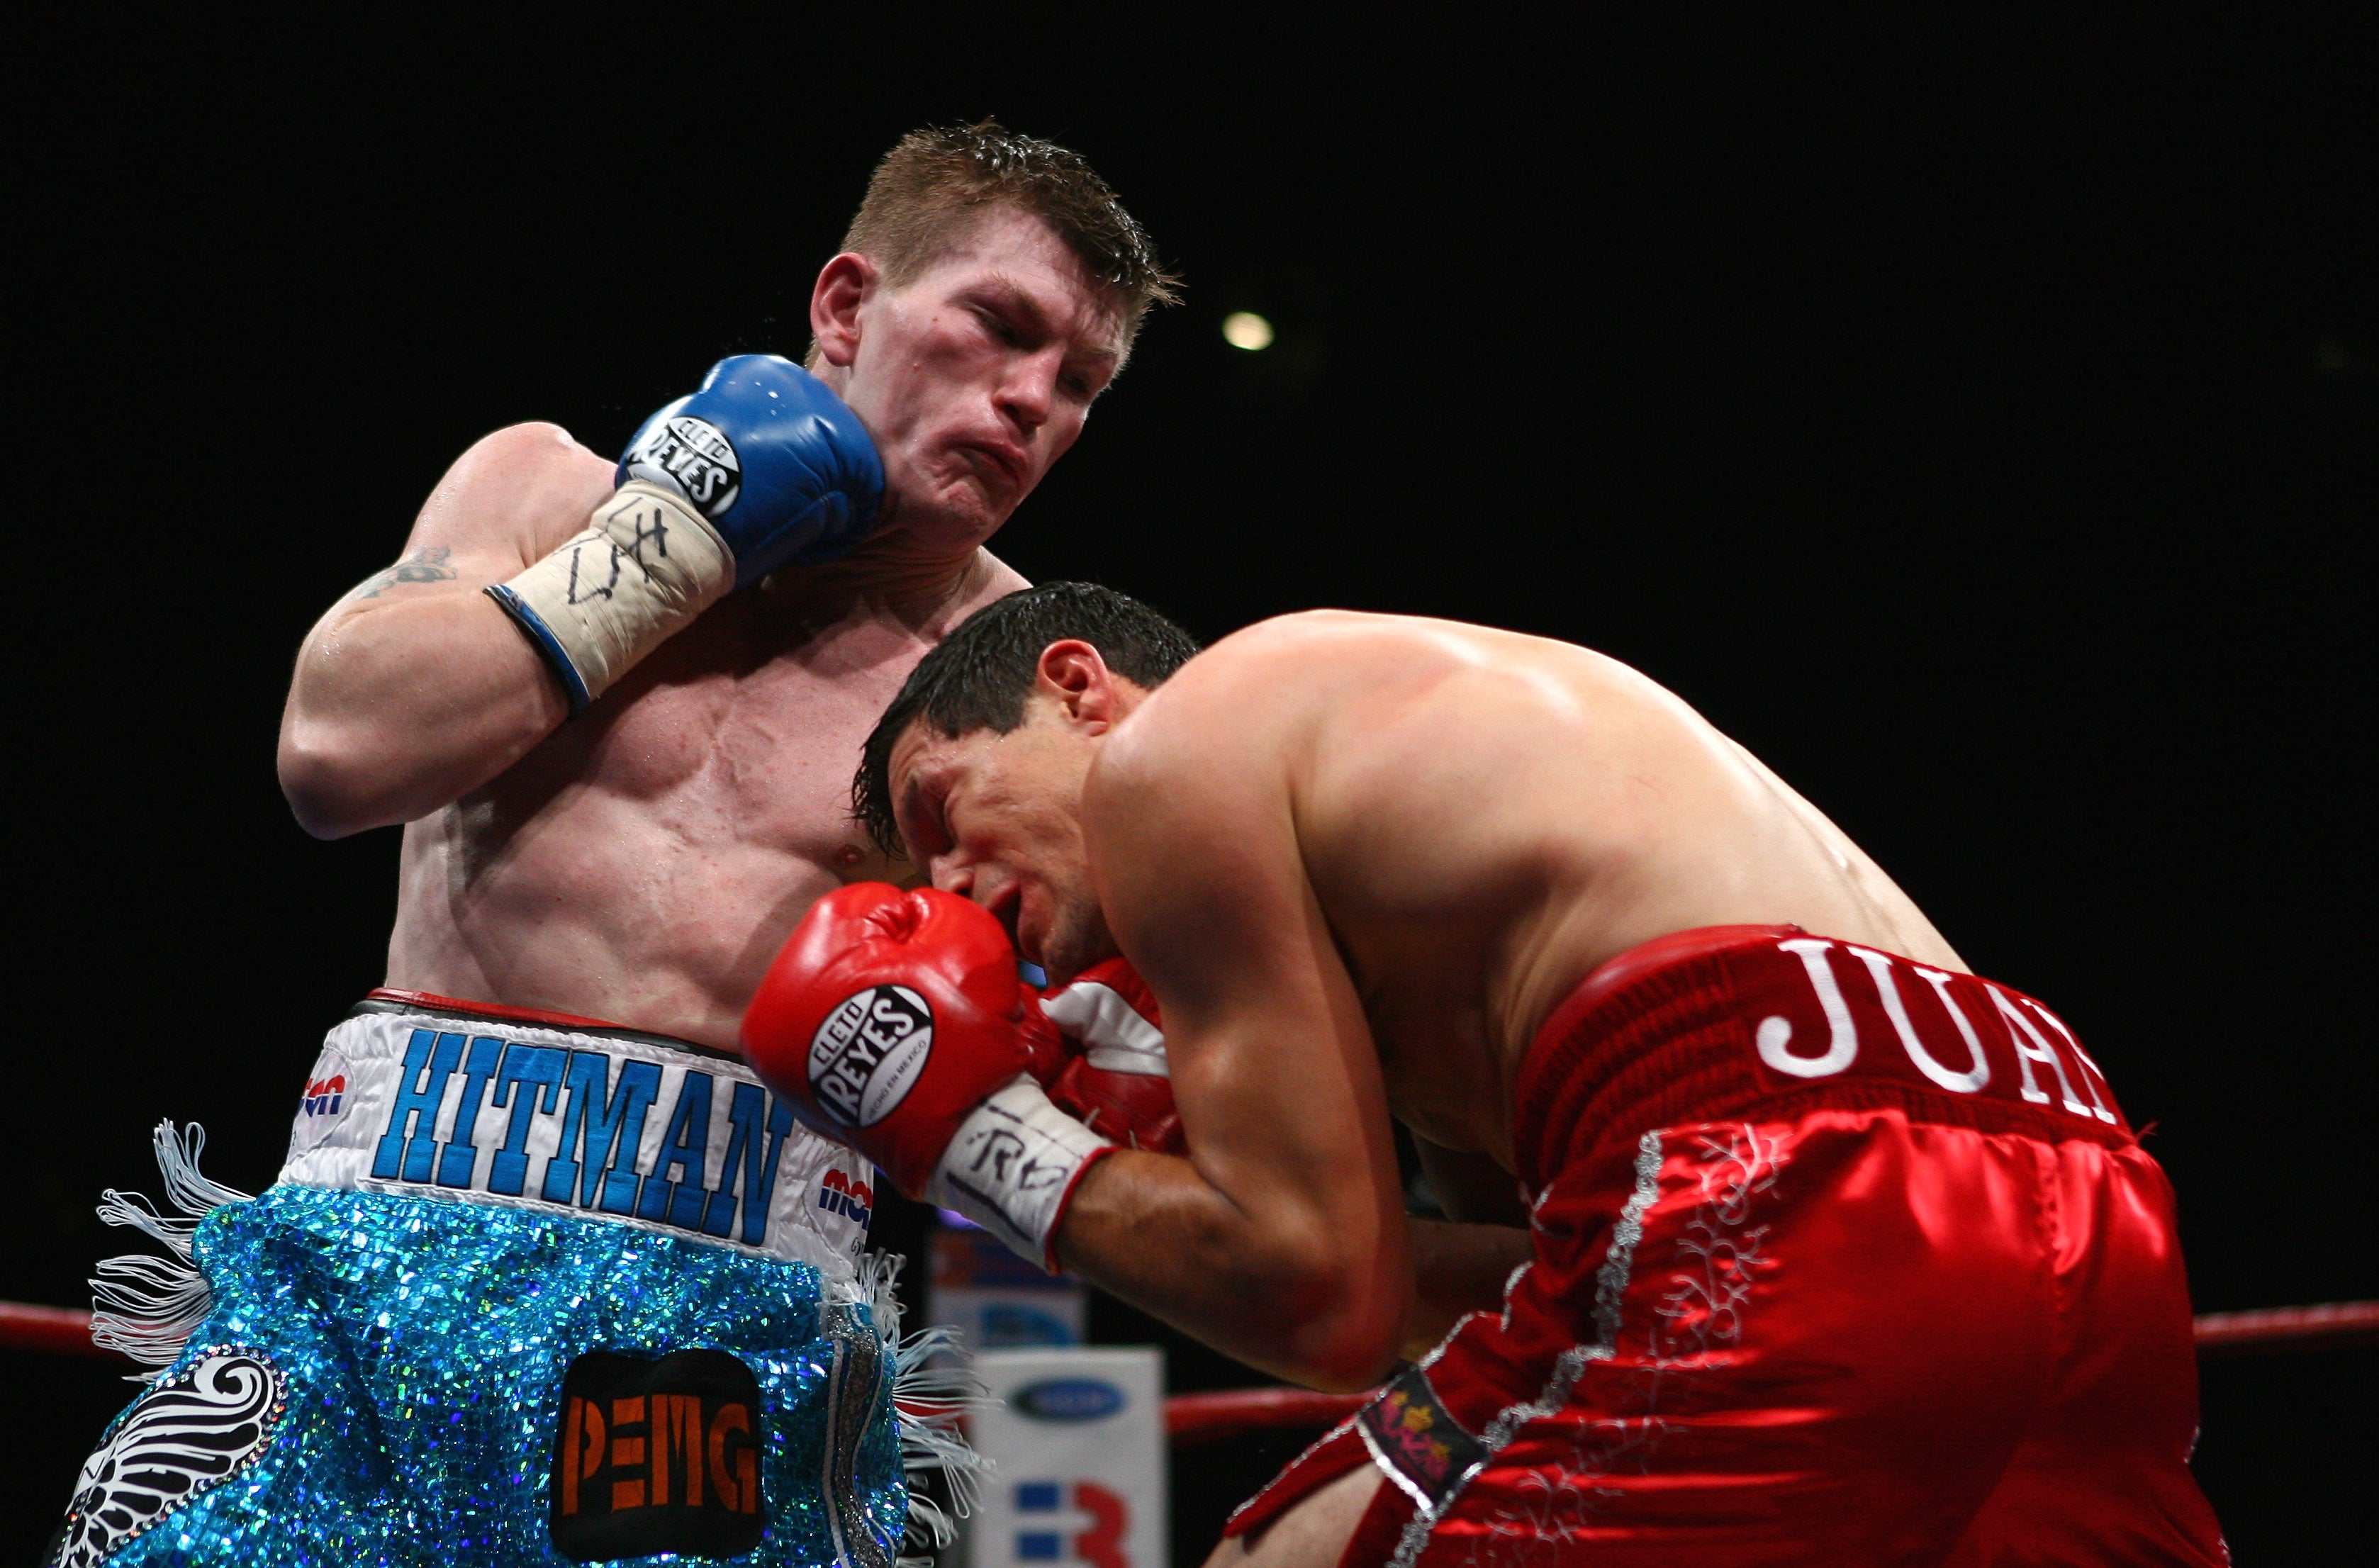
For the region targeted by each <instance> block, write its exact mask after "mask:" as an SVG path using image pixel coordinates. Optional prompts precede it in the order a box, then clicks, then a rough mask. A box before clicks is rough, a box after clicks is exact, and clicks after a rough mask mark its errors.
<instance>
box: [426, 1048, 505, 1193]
mask: <svg viewBox="0 0 2379 1568" xmlns="http://www.w3.org/2000/svg"><path fill="white" fill-rule="evenodd" d="M503 1052H504V1043H503V1042H502V1041H501V1040H495V1039H491V1038H489V1036H487V1035H484V1034H483V1035H481V1036H479V1038H477V1040H474V1041H472V1042H471V1054H470V1055H468V1056H467V1057H465V1059H464V1062H463V1103H462V1104H459V1105H457V1106H455V1107H454V1136H453V1138H451V1139H449V1140H446V1150H445V1152H444V1153H442V1154H441V1155H439V1156H438V1185H439V1186H441V1187H465V1188H467V1187H469V1186H470V1185H471V1178H472V1177H473V1176H476V1175H477V1174H478V1165H479V1146H478V1145H477V1143H474V1142H473V1141H472V1140H471V1138H472V1134H474V1133H475V1132H477V1130H478V1127H479V1105H480V1104H481V1102H483V1101H484V1100H485V1099H486V1098H487V1095H488V1080H489V1079H492V1078H494V1077H495V1076H496V1063H497V1061H498V1059H499V1058H501V1056H502V1055H503Z"/></svg>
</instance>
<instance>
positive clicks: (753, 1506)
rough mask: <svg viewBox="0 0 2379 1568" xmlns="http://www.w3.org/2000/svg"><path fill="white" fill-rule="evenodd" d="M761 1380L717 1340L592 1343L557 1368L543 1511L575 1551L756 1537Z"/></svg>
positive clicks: (703, 1551) (742, 1548) (706, 1550)
mask: <svg viewBox="0 0 2379 1568" xmlns="http://www.w3.org/2000/svg"><path fill="white" fill-rule="evenodd" d="M759 1409H760V1385H759V1381H758V1380H757V1379H756V1378H755V1377H754V1376H753V1374H752V1369H750V1368H748V1367H746V1366H745V1365H744V1364H743V1362H741V1361H739V1360H737V1359H736V1358H735V1357H732V1356H730V1355H728V1354H726V1353H725V1352H724V1351H719V1350H682V1351H678V1352H676V1353H675V1354H673V1355H670V1356H663V1357H640V1356H624V1355H621V1354H618V1353H616V1352H612V1351H601V1350H598V1351H589V1352H588V1353H587V1354H586V1355H584V1356H581V1357H578V1359H576V1360H575V1361H573V1362H572V1363H571V1364H570V1369H569V1370H568V1371H567V1372H566V1373H564V1374H563V1376H562V1401H561V1406H560V1410H559V1415H560V1417H561V1418H560V1422H559V1425H558V1426H557V1428H556V1430H555V1433H554V1444H553V1475H552V1484H551V1486H550V1488H549V1499H550V1501H549V1511H548V1516H549V1526H550V1529H551V1532H552V1536H553V1546H554V1550H556V1551H558V1552H560V1553H561V1554H562V1556H564V1557H566V1558H569V1559H570V1560H571V1561H573V1562H587V1561H589V1560H592V1559H598V1558H615V1557H643V1556H648V1555H651V1554H652V1553H655V1552H663V1551H670V1552H682V1553H687V1554H698V1555H706V1556H722V1557H725V1556H734V1555H736V1554H738V1553H742V1552H746V1551H749V1550H752V1549H753V1548H755V1547H756V1546H758V1545H759V1544H760V1532H761V1529H762V1527H763V1526H766V1525H767V1519H768V1511H767V1503H766V1500H765V1499H764V1498H763V1496H762V1488H761V1485H760V1451H761V1448H762V1445H763V1434H762V1432H761V1430H760V1425H759V1420H758V1417H757V1416H756V1414H755V1413H756V1412H757V1411H758V1410H759Z"/></svg>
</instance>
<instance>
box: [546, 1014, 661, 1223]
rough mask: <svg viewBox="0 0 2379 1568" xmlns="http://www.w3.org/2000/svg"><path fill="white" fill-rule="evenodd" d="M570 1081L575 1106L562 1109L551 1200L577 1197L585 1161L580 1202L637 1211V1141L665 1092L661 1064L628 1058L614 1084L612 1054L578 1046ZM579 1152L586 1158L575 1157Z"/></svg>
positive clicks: (550, 1175) (549, 1172) (549, 1180)
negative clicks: (649, 1111)
mask: <svg viewBox="0 0 2379 1568" xmlns="http://www.w3.org/2000/svg"><path fill="white" fill-rule="evenodd" d="M569 1086H570V1108H569V1109H568V1110H565V1111H563V1112H562V1147H561V1148H560V1149H558V1150H556V1151H555V1152H554V1155H553V1158H552V1159H551V1160H550V1161H549V1162H548V1163H547V1164H546V1167H545V1186H544V1188H543V1189H542V1191H543V1195H544V1198H545V1200H546V1201H547V1202H549V1203H567V1202H570V1201H572V1200H571V1196H570V1187H571V1183H572V1181H573V1179H574V1178H576V1177H577V1176H578V1173H579V1170H580V1168H581V1167H582V1166H583V1167H584V1168H585V1170H586V1176H585V1178H584V1179H583V1180H579V1181H578V1197H577V1200H576V1201H577V1203H578V1206H579V1207H580V1208H582V1209H602V1210H604V1211H606V1212H610V1213H614V1214H629V1213H634V1212H635V1207H636V1145H637V1144H638V1143H640V1142H642V1141H643V1140H644V1136H645V1112H646V1110H647V1109H648V1108H650V1106H651V1105H652V1103H653V1100H654V1098H655V1097H656V1096H658V1094H659V1093H660V1092H661V1069H660V1067H658V1065H657V1064H655V1063H652V1062H637V1061H623V1062H622V1063H621V1064H620V1087H619V1088H618V1089H617V1090H614V1089H612V1087H611V1058H610V1057H609V1056H607V1055H604V1054H603V1053H602V1052H600V1051H573V1052H571V1053H570V1078H569ZM574 1154H576V1155H578V1156H580V1158H575V1159H574V1158H572V1156H573V1155H574ZM615 1162H616V1163H615ZM621 1167H625V1168H624V1169H623V1168H621Z"/></svg>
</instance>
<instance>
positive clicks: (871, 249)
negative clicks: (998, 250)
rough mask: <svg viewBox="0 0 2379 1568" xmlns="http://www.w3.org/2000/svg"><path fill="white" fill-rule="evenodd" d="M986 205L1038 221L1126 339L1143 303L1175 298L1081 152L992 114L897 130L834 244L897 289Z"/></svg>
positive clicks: (1142, 237)
mask: <svg viewBox="0 0 2379 1568" xmlns="http://www.w3.org/2000/svg"><path fill="white" fill-rule="evenodd" d="M995 203H1004V204H1006V205H1008V206H1010V207H1015V208H1018V209H1020V211H1025V212H1029V213H1031V214H1032V215H1033V216H1034V217H1036V218H1038V219H1040V220H1041V221H1042V222H1043V223H1047V224H1048V225H1049V227H1050V228H1051V229H1052V230H1053V231H1055V232H1056V234H1057V237H1058V238H1060V239H1062V240H1064V241H1065V242H1066V244H1067V246H1068V247H1069V248H1070V249H1071V250H1072V251H1073V253H1074V254H1075V256H1077V257H1078V258H1080V259H1081V263H1082V266H1083V268H1084V270H1085V271H1088V272H1089V273H1090V274H1091V276H1093V278H1096V279H1098V280H1099V281H1100V282H1101V283H1105V284H1107V285H1108V286H1109V287H1110V288H1112V289H1114V290H1115V291H1116V294H1117V296H1119V300H1120V303H1121V305H1122V307H1123V317H1124V327H1125V333H1126V336H1127V337H1129V335H1130V334H1132V333H1134V332H1137V331H1138V330H1139V326H1140V319H1141V315H1142V314H1143V313H1144V312H1145V311H1146V310H1147V309H1148V308H1149V307H1150V306H1152V305H1173V304H1176V303H1178V301H1179V298H1180V296H1179V295H1178V294H1177V292H1176V290H1177V288H1178V287H1179V285H1180V282H1181V280H1180V279H1178V278H1177V277H1175V276H1174V275H1173V274H1172V273H1171V272H1169V271H1165V265H1164V263H1163V262H1161V261H1159V260H1158V259H1156V248H1155V247H1153V245H1151V244H1150V243H1149V241H1148V231H1147V230H1145V229H1143V228H1141V226H1140V223H1139V220H1137V219H1135V218H1134V217H1133V216H1132V215H1131V214H1130V213H1129V212H1127V211H1124V210H1123V203H1122V202H1120V201H1118V200H1117V199H1116V193H1115V192H1114V191H1113V190H1111V189H1109V188H1108V187H1107V182H1106V181H1105V180H1103V179H1101V178H1099V176H1098V174H1097V172H1096V171H1095V170H1093V168H1092V167H1091V166H1090V164H1089V163H1086V162H1084V161H1083V159H1082V155H1081V153H1079V152H1073V151H1068V150H1067V149H1065V148H1063V147H1059V146H1057V144H1055V143H1054V142H1047V141H1042V140H1039V139H1036V138H1033V137H1029V136H1019V135H1017V134H1016V133H1015V132H1014V131H1011V130H1009V129H1008V127H1005V126H1003V125H1001V124H1000V123H999V122H998V121H997V120H979V121H977V122H976V123H975V124H973V125H971V126H950V127H927V128H926V129H924V130H917V131H911V132H910V133H909V134H908V135H907V136H904V137H902V138H901V139H900V144H899V145H898V146H896V147H894V148H893V149H892V151H889V152H888V153H886V154H885V155H884V161H883V162H882V163H878V164H876V173H875V175H873V176H872V177H870V178H869V180H868V182H867V196H866V199H864V200H863V201H861V202H860V204H859V212H858V215H857V216H855V217H853V218H852V219H851V228H850V231H849V232H848V233H846V234H845V235H843V236H842V248H843V249H845V250H855V251H857V252H859V253H860V254H861V255H863V256H865V257H867V258H869V259H871V260H873V261H874V262H875V263H876V266H877V267H878V268H880V269H882V271H883V274H884V279H885V281H886V282H887V283H889V284H890V285H891V286H893V287H894V288H899V287H900V286H901V285H903V284H905V283H912V282H914V281H915V280H916V278H917V277H918V275H919V274H921V273H923V272H924V271H925V269H926V268H928V267H931V266H932V265H933V264H934V263H935V262H936V261H938V260H940V259H942V258H943V257H944V256H946V255H948V253H949V251H950V250H951V249H952V248H953V247H956V246H957V245H958V244H959V243H960V241H961V240H963V239H964V238H965V237H966V235H967V233H968V231H969V230H970V229H972V227H973V225H974V221H975V219H976V217H977V216H978V215H979V214H980V211H981V210H982V209H983V208H984V207H987V206H990V205H993V204H995Z"/></svg>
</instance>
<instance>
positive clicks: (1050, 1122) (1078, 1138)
mask: <svg viewBox="0 0 2379 1568" xmlns="http://www.w3.org/2000/svg"><path fill="white" fill-rule="evenodd" d="M1115 1147H1116V1146H1115V1145H1114V1144H1113V1143H1110V1142H1108V1141H1107V1140H1105V1139H1104V1138H1101V1137H1100V1136H1099V1135H1098V1134H1097V1133H1095V1132H1093V1131H1092V1130H1091V1129H1090V1128H1086V1127H1084V1126H1083V1125H1082V1124H1081V1123H1080V1122H1078V1121H1076V1120H1075V1119H1074V1118H1073V1117H1071V1116H1068V1115H1067V1114H1066V1113H1065V1112H1063V1111H1061V1110H1059V1109H1057V1106H1055V1105H1053V1104H1050V1103H1049V1096H1047V1095H1046V1094H1044V1093H1043V1092H1041V1086H1040V1085H1039V1084H1037V1083H1035V1082H1033V1080H1032V1079H1030V1078H1023V1077H1020V1078H1018V1079H1016V1080H1013V1081H1012V1082H1010V1083H1009V1084H1008V1087H1007V1088H1005V1089H1002V1090H1001V1091H1000V1092H998V1093H996V1094H994V1095H993V1096H992V1097H991V1098H990V1099H988V1100H985V1101H984V1103H983V1104H980V1105H977V1106H976V1107H975V1108H974V1110H973V1111H972V1113H971V1114H970V1115H969V1116H967V1119H966V1120H964V1121H962V1122H960V1124H959V1130H958V1134H957V1136H956V1137H954V1138H952V1139H951V1140H950V1146H949V1147H948V1149H946V1150H944V1151H943V1152H942V1159H941V1164H939V1165H937V1166H936V1167H935V1170H934V1180H933V1184H932V1185H931V1186H930V1187H928V1188H926V1189H925V1196H926V1197H927V1198H928V1199H930V1200H932V1201H934V1202H936V1203H938V1204H940V1205H941V1206H942V1207H943V1208H945V1209H956V1210H957V1211H958V1212H960V1213H961V1214H964V1215H965V1216H966V1217H967V1218H968V1219H970V1220H972V1221H973V1222H974V1223H975V1224H979V1225H981V1226H983V1228H984V1229H985V1230H987V1231H989V1232H991V1234H992V1235H994V1236H997V1237H999V1239H1000V1240H1002V1241H1004V1242H1006V1243H1007V1244H1008V1247H1009V1248H1011V1249H1012V1250H1014V1251H1015V1252H1016V1253H1017V1254H1018V1255H1019V1256H1020V1257H1024V1258H1030V1259H1031V1260H1033V1261H1034V1262H1036V1263H1038V1264H1040V1265H1041V1266H1042V1267H1043V1268H1045V1269H1046V1270H1048V1271H1049V1272H1051V1273H1055V1272H1057V1254H1056V1252H1055V1250H1054V1237H1055V1236H1056V1235H1057V1222H1058V1221H1059V1220H1060V1219H1061V1218H1063V1217H1064V1215H1065V1212H1066V1203H1067V1200H1069V1199H1070V1198H1071V1197H1072V1196H1073V1194H1074V1184H1075V1183H1076V1182H1078V1181H1080V1180H1081V1178H1082V1173H1083V1172H1084V1171H1086V1170H1089V1169H1090V1168H1091V1166H1092V1165H1093V1164H1096V1163H1097V1162H1098V1160H1099V1159H1100V1158H1101V1157H1102V1156H1104V1155H1105V1154H1106V1153H1108V1152H1111V1151H1112V1150H1113V1149H1114V1148H1115Z"/></svg>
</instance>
